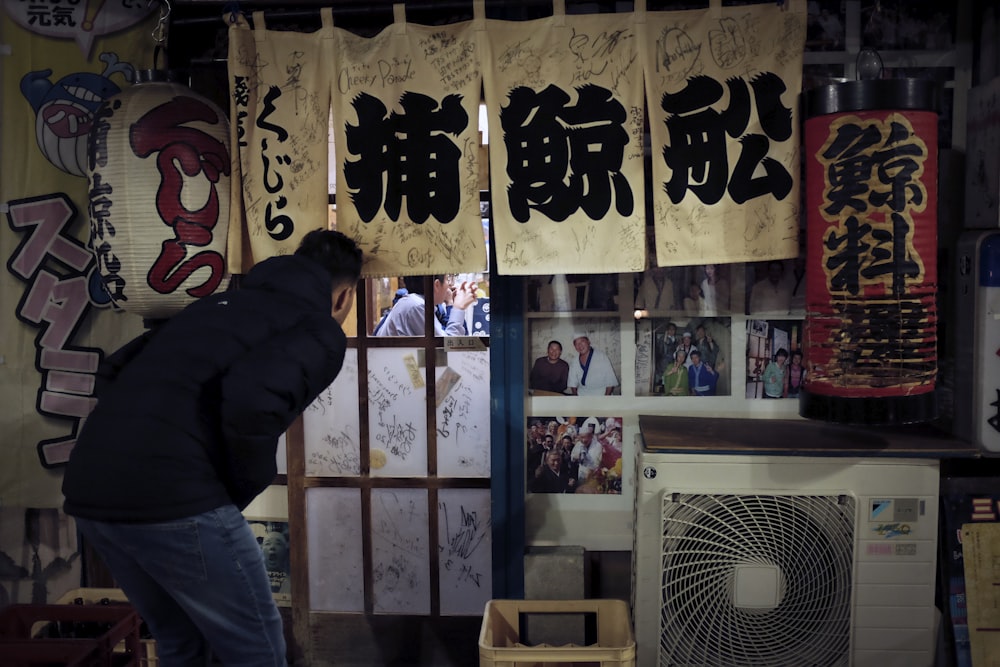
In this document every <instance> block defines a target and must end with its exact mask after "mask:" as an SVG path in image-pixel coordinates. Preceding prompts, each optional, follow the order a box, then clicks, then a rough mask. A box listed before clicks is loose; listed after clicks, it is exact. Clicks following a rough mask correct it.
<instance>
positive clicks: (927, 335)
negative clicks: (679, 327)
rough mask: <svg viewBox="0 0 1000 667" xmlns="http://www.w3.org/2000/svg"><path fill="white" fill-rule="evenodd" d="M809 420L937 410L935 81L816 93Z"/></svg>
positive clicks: (809, 185)
mask: <svg viewBox="0 0 1000 667" xmlns="http://www.w3.org/2000/svg"><path fill="white" fill-rule="evenodd" d="M804 101H805V109H806V111H805V116H806V121H805V152H806V207H807V211H808V226H807V246H806V285H807V291H806V320H805V327H804V332H803V334H804V335H803V351H804V356H805V360H806V363H807V372H806V376H805V380H804V382H803V389H802V393H801V395H800V403H799V412H800V414H801V415H802V416H804V417H810V418H816V419H823V420H826V421H833V422H840V423H858V424H872V425H876V424H884V425H892V424H907V423H916V422H923V421H930V420H932V419H934V418H936V416H937V407H936V402H935V395H934V388H935V379H936V375H937V317H938V315H937V303H936V297H937V164H938V151H937V120H938V115H937V107H938V104H939V91H938V88H937V86H936V84H934V83H933V82H931V81H923V80H915V79H889V80H867V81H849V82H846V83H841V84H834V85H831V86H823V87H821V88H816V89H813V90H810V91H807V92H806V93H805V100H804Z"/></svg>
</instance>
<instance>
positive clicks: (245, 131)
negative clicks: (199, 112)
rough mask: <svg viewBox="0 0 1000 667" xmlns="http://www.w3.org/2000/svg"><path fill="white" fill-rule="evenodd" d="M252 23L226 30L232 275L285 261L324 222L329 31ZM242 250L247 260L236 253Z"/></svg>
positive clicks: (259, 16) (259, 19)
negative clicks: (233, 158)
mask: <svg viewBox="0 0 1000 667" xmlns="http://www.w3.org/2000/svg"><path fill="white" fill-rule="evenodd" d="M252 18H253V20H254V27H253V28H252V29H251V28H250V27H249V26H248V24H247V23H246V21H244V20H243V19H242V18H238V20H237V21H236V22H234V23H232V24H231V25H230V28H229V86H230V95H231V98H232V99H231V102H230V105H231V106H230V109H231V116H230V117H231V126H232V139H233V141H232V150H233V153H234V154H236V153H237V152H238V154H239V165H238V167H239V170H238V171H237V170H235V169H234V176H233V183H234V193H235V194H234V197H233V199H234V201H233V206H232V207H231V211H232V215H233V218H232V220H231V223H230V242H229V251H230V253H231V258H232V259H231V262H230V268H231V270H232V271H233V272H234V273H245V272H246V270H247V269H249V268H250V267H251V266H253V265H254V264H256V263H257V262H259V261H261V260H263V259H266V258H268V257H271V256H274V255H287V254H291V253H292V252H294V251H295V248H296V247H298V244H299V241H300V240H301V239H302V237H303V236H304V235H305V234H306V233H307V232H309V231H312V230H314V229H325V228H326V227H327V219H328V208H327V207H328V203H329V193H328V192H327V183H328V178H327V176H328V172H327V169H328V164H327V162H328V159H327V137H328V129H329V109H330V84H329V61H328V57H327V44H328V42H329V41H330V36H331V31H332V30H333V28H332V26H325V27H323V28H321V29H319V30H317V31H315V32H311V33H301V32H292V31H283V30H268V29H267V28H266V27H265V26H263V25H262V24H263V14H262V13H256V14H254V16H253V17H252ZM234 166H235V165H234ZM237 179H239V180H237ZM240 183H241V184H242V188H239V187H237V186H238V185H239V184H240ZM239 195H242V198H240V197H239ZM240 199H241V200H242V201H240ZM239 203H242V207H240V206H237V204H239ZM241 208H242V213H241ZM247 246H249V249H250V252H251V253H252V255H251V256H250V257H247V256H246V254H245V253H241V252H240V251H241V250H242V249H245V248H247ZM241 254H242V255H243V256H242V261H241V260H240V259H239V258H240V255H241ZM233 264H238V266H233Z"/></svg>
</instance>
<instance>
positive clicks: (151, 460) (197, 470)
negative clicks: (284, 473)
mask: <svg viewBox="0 0 1000 667" xmlns="http://www.w3.org/2000/svg"><path fill="white" fill-rule="evenodd" d="M331 293H332V281H331V278H330V274H329V273H327V272H326V271H325V270H324V269H323V268H322V267H320V266H319V265H318V264H316V263H315V262H313V261H312V260H310V259H307V258H304V257H300V256H296V255H289V256H282V257H273V258H271V259H267V260H265V261H263V262H261V263H260V264H258V265H256V266H255V267H254V268H253V269H251V270H250V271H249V272H248V273H247V275H246V276H245V278H244V279H243V281H242V284H241V288H240V289H239V290H236V291H231V292H225V293H222V294H216V295H213V296H210V297H206V298H203V299H201V300H199V301H196V302H195V303H193V304H191V305H190V306H188V307H187V308H185V309H184V310H183V311H181V312H180V313H178V314H176V315H174V316H173V317H172V318H170V319H169V320H168V321H166V322H165V323H163V324H161V325H159V326H158V327H156V328H155V329H153V330H151V331H148V332H146V333H145V334H143V335H142V336H140V337H139V338H137V339H135V340H133V341H132V342H130V343H128V344H127V345H125V346H124V347H123V348H122V349H120V350H118V351H117V352H115V353H114V354H113V355H111V356H110V357H108V359H107V360H106V361H105V362H104V363H102V368H101V370H100V371H99V375H100V376H101V377H100V378H99V380H98V391H97V397H98V403H97V406H96V407H95V408H94V410H93V412H92V413H91V414H90V416H89V417H88V418H87V420H86V422H85V423H84V425H83V428H82V429H81V431H80V434H79V437H78V438H77V441H76V445H75V446H74V448H73V451H72V453H71V454H70V460H69V464H68V465H67V467H66V471H65V475H64V477H63V495H64V496H65V504H64V507H65V510H66V513H67V514H71V515H74V516H81V517H86V518H91V519H98V520H104V521H168V520H172V519H180V518H183V517H187V516H193V515H195V514H200V513H202V512H207V511H209V510H211V509H215V508H217V507H221V506H223V505H226V504H229V503H233V504H235V505H236V506H237V507H239V508H240V509H243V508H244V507H246V505H247V504H249V502H250V501H251V500H253V498H254V497H255V496H257V494H259V493H260V492H261V491H263V490H264V488H266V487H267V486H268V485H269V484H271V483H272V482H273V481H274V477H275V474H276V472H277V471H276V467H275V451H276V448H277V442H278V438H279V437H280V436H281V434H282V433H284V432H285V430H286V429H287V428H288V427H289V425H291V423H292V422H293V421H294V420H295V418H296V417H297V416H298V415H299V414H301V413H302V411H303V410H305V408H306V407H308V405H309V404H310V403H311V402H312V400H313V399H314V398H315V397H316V396H318V395H319V393H320V392H321V391H323V390H324V389H325V388H326V387H327V386H329V385H330V383H331V382H333V380H334V378H335V377H336V376H337V373H338V372H340V368H341V365H342V364H343V362H344V353H345V349H346V347H347V338H346V336H345V335H344V332H343V330H342V329H341V328H340V325H339V324H338V323H337V321H336V320H334V319H333V317H332V316H331V309H332V303H331V297H332V294H331Z"/></svg>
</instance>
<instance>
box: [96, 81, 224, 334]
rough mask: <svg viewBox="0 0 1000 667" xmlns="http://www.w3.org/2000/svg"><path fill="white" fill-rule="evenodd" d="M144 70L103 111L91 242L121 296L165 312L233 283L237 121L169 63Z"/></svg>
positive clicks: (151, 313) (131, 304) (157, 314)
mask: <svg viewBox="0 0 1000 667" xmlns="http://www.w3.org/2000/svg"><path fill="white" fill-rule="evenodd" d="M139 79H140V80H139V81H138V82H137V83H135V84H134V85H132V86H131V87H129V88H128V89H126V90H124V91H122V92H121V93H119V94H118V95H115V96H113V97H110V98H108V99H107V100H105V102H104V103H103V104H102V105H101V108H100V109H99V110H98V112H97V113H96V115H95V118H94V126H93V129H92V130H91V132H90V136H89V144H88V162H89V164H88V179H89V185H90V192H89V199H90V204H89V209H90V211H89V212H90V245H91V249H92V251H93V252H94V255H95V257H96V258H97V263H98V268H99V270H100V274H101V277H102V278H103V281H104V285H105V287H106V289H107V290H108V293H109V294H110V295H111V298H112V300H113V301H114V303H115V304H116V305H117V306H118V307H120V308H122V309H124V310H126V311H128V312H133V313H136V314H139V315H142V316H143V317H144V318H146V319H162V318H166V317H169V316H170V315H172V314H174V313H176V312H177V311H179V310H181V309H182V308H183V307H184V306H186V305H187V304H189V303H191V302H192V301H194V300H196V299H199V298H201V297H204V296H207V295H209V294H212V293H214V292H216V291H218V290H220V289H224V288H225V287H226V286H227V283H228V277H227V275H226V236H227V231H228V227H229V188H230V157H229V122H228V120H227V119H226V115H225V114H224V113H223V112H222V111H221V110H220V109H219V107H218V106H216V105H215V104H213V103H212V102H211V101H209V100H207V99H205V98H204V97H202V96H200V95H198V94H197V93H195V92H193V91H192V90H191V89H190V88H188V87H186V86H183V85H181V84H179V83H176V82H174V81H172V80H169V77H168V76H167V75H166V73H164V72H160V71H146V72H143V73H140V77H139Z"/></svg>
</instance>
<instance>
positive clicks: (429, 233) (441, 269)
mask: <svg viewBox="0 0 1000 667" xmlns="http://www.w3.org/2000/svg"><path fill="white" fill-rule="evenodd" d="M479 25H480V24H479V23H477V22H476V21H467V22H462V23H455V24H451V25H443V26H433V27H431V26H420V25H415V24H409V23H405V22H403V21H401V20H397V22H396V23H394V24H393V25H391V26H389V27H388V28H386V29H385V30H383V31H382V32H380V33H379V34H378V35H376V36H375V37H372V38H362V37H359V36H357V35H354V34H352V33H349V32H347V31H344V30H338V31H337V33H338V35H337V39H336V40H335V42H334V50H335V55H334V57H333V61H332V65H333V66H332V72H333V75H334V76H335V80H334V83H333V102H332V104H333V126H334V146H335V147H336V154H337V228H338V229H339V230H340V231H342V232H344V233H345V234H347V235H348V236H350V237H351V238H353V239H355V240H356V241H357V242H358V243H359V244H360V245H361V247H362V249H363V250H364V253H365V265H364V270H363V273H364V275H365V276H406V275H427V274H440V273H465V272H478V271H483V270H484V269H485V268H486V239H485V235H484V233H483V225H482V218H481V215H480V209H479V183H478V175H479V145H480V140H479V127H478V113H479V101H480V89H481V82H482V75H481V67H480V60H479V49H478V46H477V40H478V39H479V34H480V33H481V30H478V29H477V27H478V26H479Z"/></svg>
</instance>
